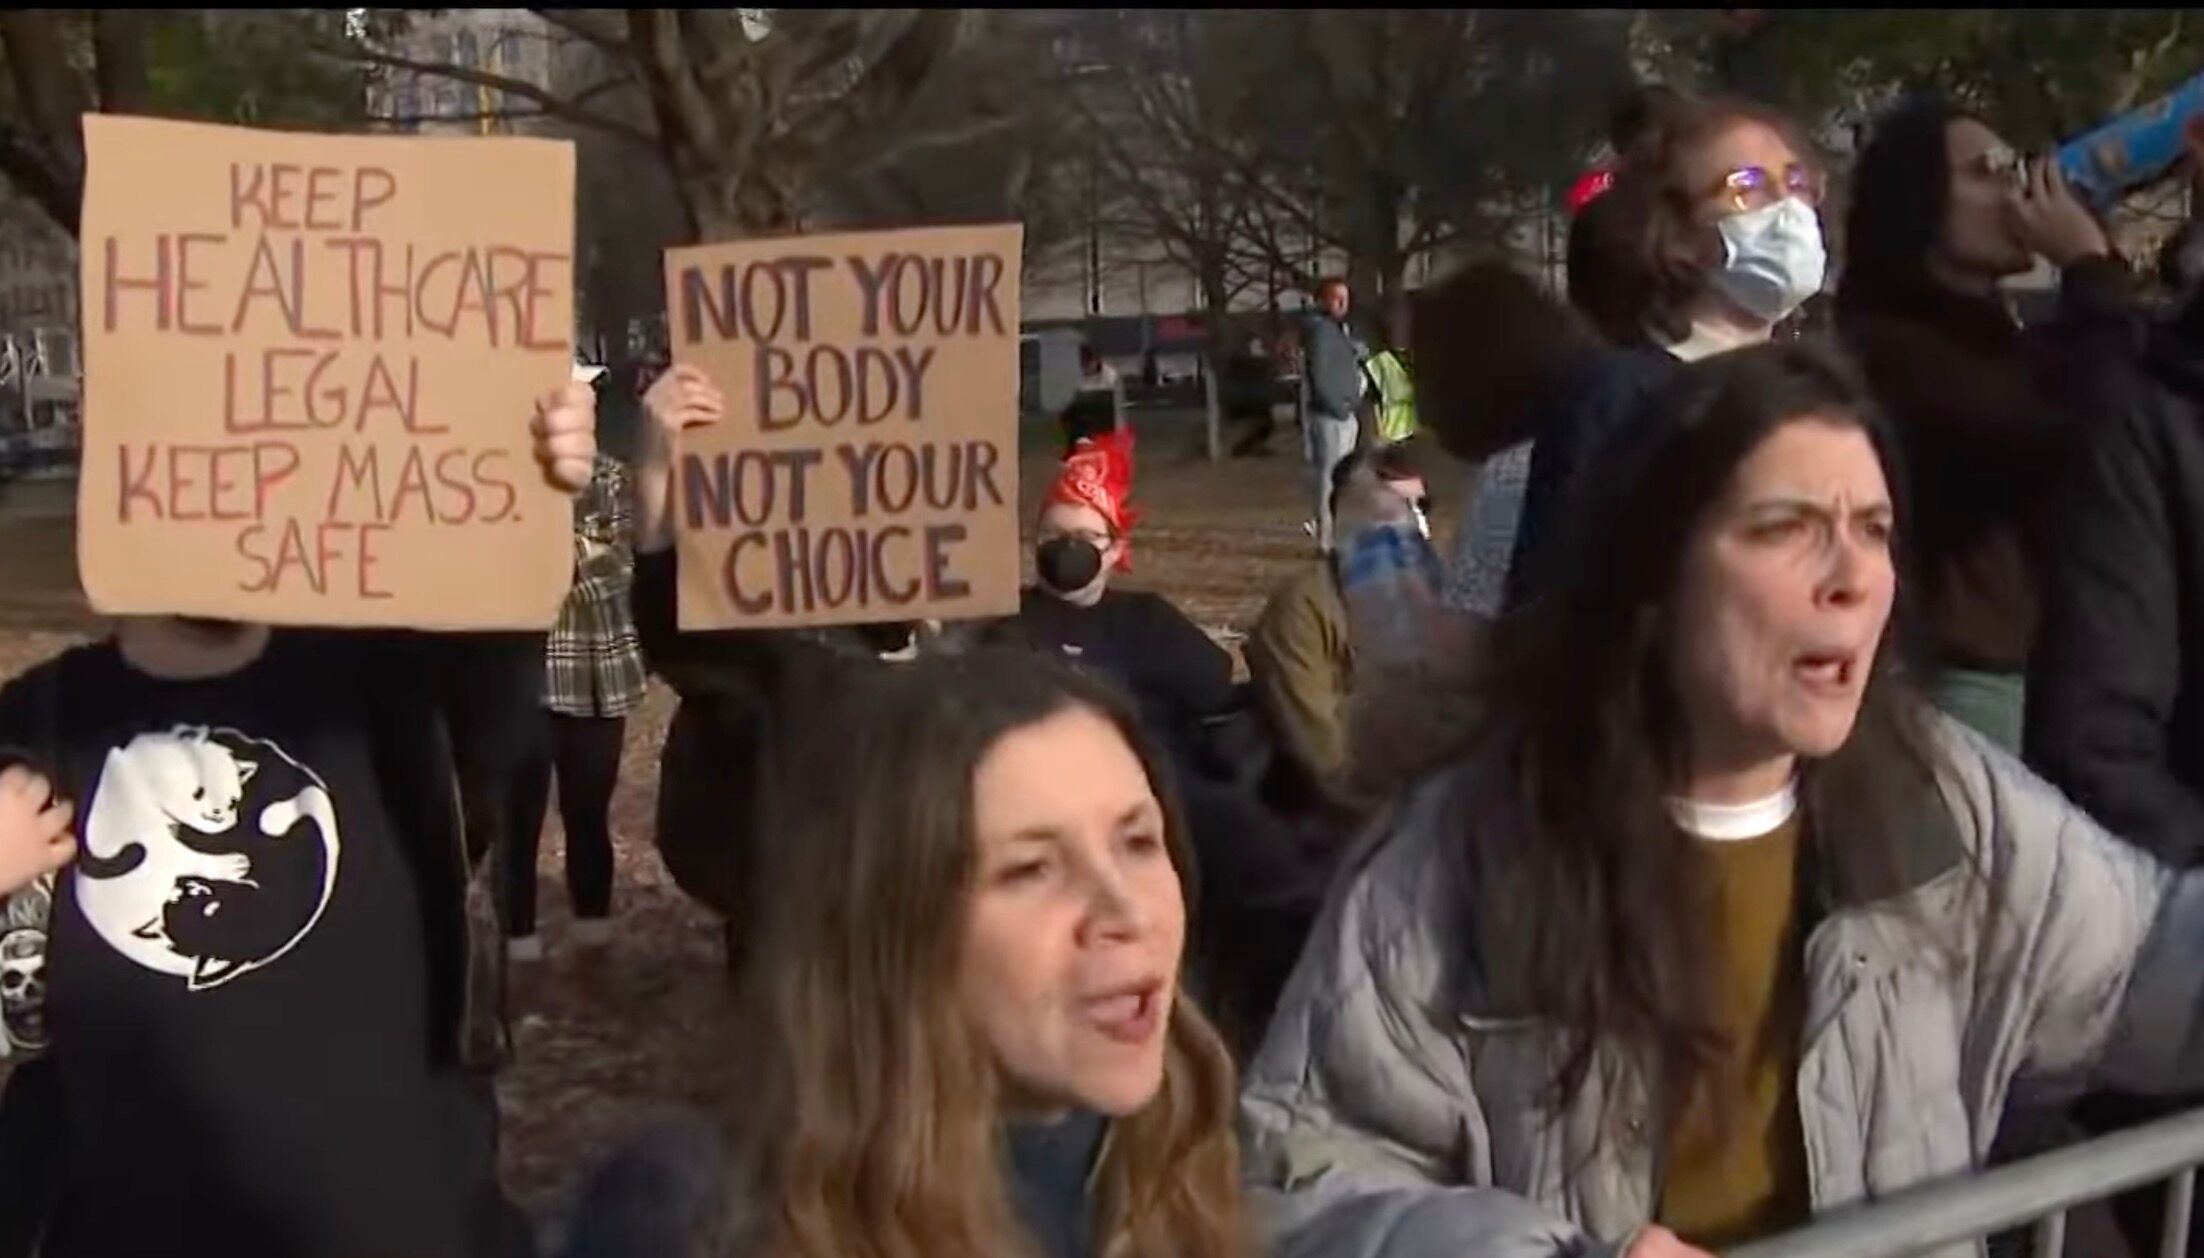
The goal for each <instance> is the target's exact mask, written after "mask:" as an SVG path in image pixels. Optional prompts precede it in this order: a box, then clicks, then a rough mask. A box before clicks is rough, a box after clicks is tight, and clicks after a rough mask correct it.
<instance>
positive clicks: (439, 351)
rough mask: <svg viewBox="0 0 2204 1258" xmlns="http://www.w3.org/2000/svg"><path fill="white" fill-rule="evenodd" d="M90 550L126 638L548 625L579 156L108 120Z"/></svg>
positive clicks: (86, 234)
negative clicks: (548, 427)
mask: <svg viewBox="0 0 2204 1258" xmlns="http://www.w3.org/2000/svg"><path fill="white" fill-rule="evenodd" d="M84 147H85V153H86V156H87V159H88V162H89V169H88V171H87V174H86V180H85V193H84V219H83V227H82V231H81V233H80V237H79V238H80V241H81V247H82V248H81V252H82V257H83V282H84V296H83V311H84V468H83V473H82V478H81V481H80V483H79V490H78V498H77V548H78V556H79V561H80V566H81V569H82V571H83V575H84V587H85V592H86V593H87V594H88V595H89V596H90V598H91V601H92V605H93V607H95V608H96V609H98V610H99V611H101V612H105V613H109V614H160V613H172V614H180V615H192V616H212V617H226V618H233V619H240V620H251V621H258V622H264V623H271V624H313V625H380V626H413V627H419V628H453V629H459V628H483V629H487V628H512V629H518V628H542V627H547V626H548V625H549V624H550V623H551V621H552V620H553V619H554V618H555V617H556V615H557V613H558V606H559V603H560V601H561V599H562V598H563V597H564V595H565V591H566V587H567V582H568V579H569V576H570V574H571V570H572V568H571V566H572V541H571V531H572V520H573V514H572V510H571V508H570V507H569V506H568V504H567V501H566V500H565V498H564V496H563V495H561V494H560V493H559V492H558V491H557V490H555V489H553V488H552V487H551V486H550V485H549V484H547V483H546V481H545V479H544V476H543V473H542V470H541V469H540V468H539V466H538V465H537V464H536V462H535V459H534V457H533V455H532V451H531V447H532V441H531V438H530V436H529V431H528V426H529V421H530V418H531V416H532V414H533V404H534V400H535V398H536V397H537V396H539V395H540V394H542V393H543V392H544V391H546V390H548V389H552V388H556V387H557V386H558V385H559V384H560V383H561V382H562V381H564V380H566V379H567V376H568V372H569V369H570V363H571V361H572V352H573V350H572V338H573V323H574V316H573V309H574V291H573V290H574V268H573V261H572V260H573V253H574V149H573V146H572V145H571V144H569V143H567V142H565V141H553V140H534V139H512V138H494V139H480V138H412V137H405V138H399V137H389V136H340V135H307V134H301V133H295V132H272V131H253V130H247V129H244V128H239V127H216V126H204V125H200V124H195V123H181V122H164V121H157V120H154V119H148V118H124V117H112V116H101V115H97V114H87V115H85V118H84Z"/></svg>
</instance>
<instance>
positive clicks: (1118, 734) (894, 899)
mask: <svg viewBox="0 0 2204 1258" xmlns="http://www.w3.org/2000/svg"><path fill="white" fill-rule="evenodd" d="M828 706H829V708H830V709H832V710H830V711H828V712H826V713H822V714H820V715H821V718H822V719H818V720H813V721H808V722H806V723H805V725H804V733H803V734H802V735H800V736H799V737H798V739H797V745H796V747H795V748H794V749H793V750H792V752H791V757H790V770H791V771H790V773H789V775H788V776H787V778H785V779H784V780H783V783H784V785H786V786H787V787H788V789H787V790H785V791H776V792H775V802H774V804H773V805H772V806H771V816H772V817H773V821H772V827H773V829H774V831H775V832H776V833H777V834H779V835H781V836H783V837H784V838H785V839H786V840H787V841H786V842H782V843H777V844H775V845H774V846H773V847H772V849H771V851H770V853H769V854H768V856H767V858H766V860H765V861H764V864H763V868H762V874H763V877H764V878H765V879H766V881H767V882H768V883H769V884H770V885H771V886H772V887H773V895H771V896H770V897H767V898H766V899H765V900H764V901H763V902H762V903H761V905H760V914H761V917H760V921H759V935H758V940H757V948H758V960H759V962H760V963H759V964H758V965H757V966H755V967H754V968H752V969H751V970H750V971H749V975H748V982H747V983H746V984H745V986H744V988H743V990H742V999H741V1006H742V1009H743V1011H744V1016H742V1017H740V1018H738V1019H736V1020H735V1022H734V1024H733V1025H735V1026H737V1027H739V1028H741V1034H742V1036H743V1039H742V1042H741V1043H739V1044H737V1045H735V1046H733V1047H732V1049H731V1051H730V1052H729V1053H728V1054H727V1060H728V1061H729V1062H730V1063H736V1064H737V1065H736V1066H735V1072H736V1073H737V1074H738V1075H739V1078H737V1079H731V1080H729V1083H730V1084H731V1085H732V1089H731V1090H739V1094H738V1095H737V1097H735V1098H734V1099H733V1105H734V1108H733V1109H732V1110H731V1111H730V1112H731V1113H732V1114H733V1115H734V1116H735V1117H734V1119H733V1121H732V1122H731V1124H730V1126H731V1129H732V1134H731V1135H730V1136H728V1137H726V1138H725V1139H724V1140H722V1139H718V1138H716V1137H715V1134H714V1133H713V1132H712V1131H711V1129H710V1126H709V1125H708V1124H705V1123H701V1122H697V1121H689V1122H683V1123H680V1124H678V1125H674V1126H669V1127H668V1128H666V1129H664V1130H662V1131H660V1132H656V1133H652V1134H651V1135H649V1136H646V1137H645V1138H644V1139H643V1141H642V1142H640V1143H639V1144H638V1145H637V1146H636V1147H635V1148H633V1149H631V1150H630V1151H629V1152H628V1153H626V1154H625V1155H624V1156H622V1157H620V1158H619V1159H617V1160H616V1161H615V1163H614V1164H613V1165H612V1166H610V1167H608V1168H607V1169H606V1170H605V1171H604V1172H602V1173H600V1174H599V1175H598V1176H596V1177H595V1179H594V1182H593V1183H592V1184H591V1186H590V1187H589V1188H588V1189H587V1190H586V1191H585V1193H584V1195H583V1199H582V1203H581V1206H580V1210H579V1215H578V1218H577V1222H576V1225H575V1227H574V1228H573V1230H572V1234H571V1238H570V1240H569V1242H568V1245H567V1247H566V1249H565V1250H564V1251H563V1253H564V1255H565V1258H626V1256H627V1255H630V1254H636V1253H651V1254H662V1255H667V1256H668V1258H718V1256H719V1255H741V1256H748V1255H760V1254H773V1255H779V1256H781V1258H846V1256H847V1255H853V1254H905V1255H919V1254H970V1255H996V1254H1032V1255H1037V1256H1042V1258H1107V1256H1109V1255H1134V1254H1139V1255H1173V1254H1178V1255H1200V1256H1201V1258H1242V1256H1245V1255H1248V1254H1250V1253H1251V1250H1250V1247H1249V1245H1248V1242H1247V1240H1246V1238H1245V1236H1244V1233H1243V1226H1242V1222H1241V1211H1240V1189H1239V1183H1238V1158H1237V1152H1236V1145H1235V1140H1234V1136H1233V1131H1232V1113H1233V1101H1234V1093H1233V1088H1234V1082H1233V1071H1232V1064H1231V1062H1230V1060H1229V1059H1228V1057H1227V1056H1226V1054H1225V1050H1224V1047H1223V1045H1222V1043H1221V1042H1220V1041H1219V1039H1218V1037H1217V1034H1216V1032H1215V1031H1213V1030H1211V1029H1210V1027H1209V1024H1208V1022H1207V1021H1206V1020H1205V1019H1204V1018H1203V1016H1202V1014H1201V1012H1200V1011H1199V1010H1198V1009H1197V1008H1196V1007H1195V1005H1194V1003H1193V1001H1192V999H1191V998H1190V997H1189V995H1188V994H1187V991H1186V989H1185V987H1184V985H1183V984H1182V982H1181V978H1180V973H1181V961H1182V953H1183V950H1184V946H1185V941H1186V927H1187V900H1188V886H1187V884H1188V883H1189V882H1190V881H1191V879H1192V877H1193V874H1192V870H1191V869H1190V868H1189V866H1188V859H1187V836H1186V830H1185V826H1184V823H1183V822H1182V820H1181V818H1180V816H1179V813H1178V810H1177V806H1176V804H1175V803H1174V801H1173V795H1172V792H1171V790H1170V787H1169V782H1170V777H1171V774H1170V771H1169V770H1168V768H1167V767H1166V766H1165V764H1164V762H1163V757H1162V753H1161V752H1160V751H1159V750H1158V749H1157V748H1156V746H1155V744H1154V743H1153V742H1152V740H1151V739H1150V738H1149V737H1148V735H1147V733H1146V731H1145V730H1144V729H1143V728H1142V724H1141V722H1140V720H1139V719H1138V717H1137V716H1136V715H1135V714H1134V712H1133V710H1132V708H1131V707H1130V706H1129V705H1127V704H1126V703H1125V701H1124V700H1123V699H1122V698H1120V697H1119V696H1118V695H1117V694H1116V693H1115V691H1114V690H1113V689H1112V688H1110V687H1108V686H1107V685H1105V684H1103V683H1101V682H1100V681H1098V680H1097V679H1095V678H1093V677H1091V676H1090V675H1088V674H1086V673H1084V672H1082V671H1080V670H1078V669H1075V668H1073V667H1072V666H1070V665H1069V664H1068V663H1066V662H1064V661H1062V660H1060V659H1055V658H1051V657H1049V656H1045V655H1041V654H1038V653H1034V652H1028V651H1019V650H1004V649H987V648H979V649H975V650H973V651H971V652H969V653H963V654H956V655H934V656H928V657H926V658H922V659H920V660H918V661H917V662H915V663H913V664H911V665H910V666H908V667H907V668H904V669H897V670H880V671H878V672H876V673H874V674H872V675H869V676H867V677H864V678H862V679H861V680H859V681H858V682H856V683H855V684H853V685H852V686H851V687H849V688H848V689H847V690H846V691H844V692H842V693H841V694H839V695H838V696H836V697H834V698H832V699H830V701H829V704H828ZM825 781H831V782H833V783H835V784H836V787H835V789H833V790H820V789H818V787H817V784H818V783H820V782H825ZM699 1162H705V1163H714V1164H717V1165H719V1166H721V1167H723V1168H724V1172H723V1173H722V1174H719V1175H706V1174H699V1173H697V1171H696V1169H695V1164H696V1163H699ZM715 1189H716V1190H717V1191H714V1190H715ZM646 1242H648V1243H646Z"/></svg>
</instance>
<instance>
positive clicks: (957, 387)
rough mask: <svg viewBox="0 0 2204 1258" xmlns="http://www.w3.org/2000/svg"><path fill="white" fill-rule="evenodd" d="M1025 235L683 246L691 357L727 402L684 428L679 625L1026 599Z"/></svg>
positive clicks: (944, 611)
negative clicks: (1021, 449)
mask: <svg viewBox="0 0 2204 1258" xmlns="http://www.w3.org/2000/svg"><path fill="white" fill-rule="evenodd" d="M1023 234H1024V229H1023V228H1021V227H1018V226H1017V225H1015V224H1012V225H1007V226H989V227H929V228H914V229H911V230H906V231H888V232H866V233H862V234H854V235H840V236H801V237H794V238H785V239H779V240H759V241H744V242H738V243H734V244H723V245H705V246H699V247H696V248H690V249H672V250H668V251H667V253H666V303H667V304H666V310H667V315H668V318H669V327H670V331H671V334H672V341H673V355H674V360H675V361H676V362H681V363H688V364H692V365H694V366H696V367H698V368H701V369H702V370H703V371H704V372H705V373H706V374H708V375H710V376H711V377H712V379H713V380H714V381H715V382H716V383H717V384H718V385H719V387H720V389H721V391H722V392H724V393H725V394H726V396H727V411H728V414H727V418H726V420H725V421H724V422H722V423H719V424H715V425H712V426H710V427H706V428H698V429H693V430H691V431H690V432H689V433H687V434H685V435H684V436H683V439H682V446H681V452H680V457H679V462H678V466H677V473H676V477H675V496H676V500H675V504H674V514H675V528H676V530H677V532H678V535H679V539H680V541H679V547H680V572H681V581H680V599H681V612H680V620H681V627H682V628H683V629H729V628H769V627H778V626H795V625H826V624H852V623H861V622H865V621H895V620H924V619H940V620H952V619H962V618H969V617H976V616H993V615H1001V614H1004V613H1007V612H1012V611H1015V610H1017V606H1018V576H1019V562H1018V561H1019V556H1018V517H1017V510H1018V259H1019V250H1020V246H1021V243H1022V240H1023Z"/></svg>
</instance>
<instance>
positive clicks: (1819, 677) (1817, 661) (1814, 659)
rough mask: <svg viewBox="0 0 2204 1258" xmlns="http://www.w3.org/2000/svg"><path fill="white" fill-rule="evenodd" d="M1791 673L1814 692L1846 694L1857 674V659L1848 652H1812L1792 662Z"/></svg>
mask: <svg viewBox="0 0 2204 1258" xmlns="http://www.w3.org/2000/svg"><path fill="white" fill-rule="evenodd" d="M1791 671H1792V672H1794V673H1796V674H1797V675H1798V678H1799V680H1801V681H1803V682H1805V683H1806V684H1807V685H1808V686H1809V687H1811V688H1813V689H1815V690H1821V691H1827V692H1830V693H1848V692H1850V691H1851V690H1852V688H1853V682H1854V680H1855V678H1856V676H1857V674H1858V672H1859V657H1858V656H1856V655H1854V654H1852V653H1851V652H1849V651H1826V652H1812V653H1809V654H1806V655H1801V656H1799V657H1798V658H1797V659H1796V660H1794V661H1792V663H1791Z"/></svg>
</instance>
